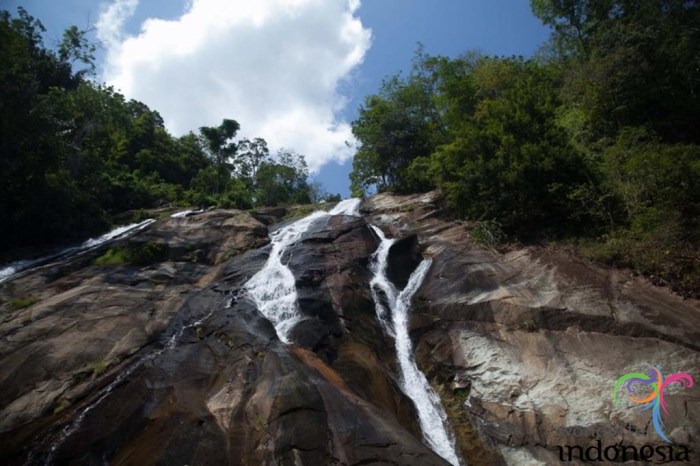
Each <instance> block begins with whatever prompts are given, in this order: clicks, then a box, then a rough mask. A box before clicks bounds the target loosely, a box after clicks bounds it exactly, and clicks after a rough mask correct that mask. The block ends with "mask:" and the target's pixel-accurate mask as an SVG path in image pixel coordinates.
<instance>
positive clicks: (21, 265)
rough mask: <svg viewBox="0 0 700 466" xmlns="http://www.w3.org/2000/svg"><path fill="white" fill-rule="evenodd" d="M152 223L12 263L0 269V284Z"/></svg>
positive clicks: (114, 231)
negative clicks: (46, 254)
mask: <svg viewBox="0 0 700 466" xmlns="http://www.w3.org/2000/svg"><path fill="white" fill-rule="evenodd" d="M153 222H155V220H154V219H152V218H150V219H148V220H144V221H143V222H140V223H132V224H131V225H124V226H121V227H118V228H115V229H114V230H112V231H110V232H108V233H105V234H104V235H102V236H99V237H97V238H90V239H89V240H87V241H85V242H84V243H82V244H80V245H78V246H71V247H69V248H65V249H62V250H60V251H58V252H56V253H54V254H50V255H48V256H44V257H40V258H39V259H27V260H20V261H17V262H12V263H10V264H7V265H6V266H4V267H3V268H1V269H0V283H2V282H4V281H7V280H10V279H13V278H17V277H18V276H19V275H20V274H21V273H25V272H29V271H30V270H32V269H34V268H37V267H40V266H42V265H46V264H49V263H51V262H54V261H57V260H59V259H65V258H66V257H70V256H77V255H80V254H83V253H85V252H87V251H91V250H93V249H95V248H96V247H97V246H100V245H102V244H105V243H107V242H109V241H113V240H116V239H121V238H126V237H127V236H131V235H133V234H134V233H136V232H138V231H141V230H143V229H144V228H146V227H148V226H149V225H150V224H151V223H153Z"/></svg>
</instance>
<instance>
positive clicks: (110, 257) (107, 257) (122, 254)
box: [93, 247, 129, 265]
mask: <svg viewBox="0 0 700 466" xmlns="http://www.w3.org/2000/svg"><path fill="white" fill-rule="evenodd" d="M128 262H129V260H128V259H127V254H126V249H124V248H121V247H111V248H109V249H108V250H107V252H105V253H104V254H102V255H101V256H100V257H98V258H97V259H95V261H94V262H93V263H94V264H95V265H122V264H126V263H128Z"/></svg>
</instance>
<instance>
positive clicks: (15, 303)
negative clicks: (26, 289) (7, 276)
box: [10, 295, 39, 311]
mask: <svg viewBox="0 0 700 466" xmlns="http://www.w3.org/2000/svg"><path fill="white" fill-rule="evenodd" d="M38 302H39V300H38V299H37V298H35V297H34V296H31V295H28V296H21V297H19V298H15V299H12V300H10V307H11V308H12V309H13V310H15V311H18V310H20V309H24V308H26V307H29V306H32V305H34V304H36V303H38Z"/></svg>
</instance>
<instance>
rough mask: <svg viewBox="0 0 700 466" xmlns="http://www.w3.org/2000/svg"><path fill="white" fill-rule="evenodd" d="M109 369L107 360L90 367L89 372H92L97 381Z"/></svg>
mask: <svg viewBox="0 0 700 466" xmlns="http://www.w3.org/2000/svg"><path fill="white" fill-rule="evenodd" d="M108 367H109V362H107V361H105V360H101V361H97V362H94V363H92V364H91V365H90V368H89V370H90V371H91V372H92V378H93V379H96V378H98V377H99V376H101V375H102V374H104V373H105V371H106V370H107V368H108Z"/></svg>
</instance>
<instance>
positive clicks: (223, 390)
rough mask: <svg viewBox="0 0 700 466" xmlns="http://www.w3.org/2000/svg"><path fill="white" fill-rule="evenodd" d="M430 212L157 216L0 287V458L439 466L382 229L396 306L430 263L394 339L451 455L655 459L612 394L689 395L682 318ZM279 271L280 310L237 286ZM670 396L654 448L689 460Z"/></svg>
mask: <svg viewBox="0 0 700 466" xmlns="http://www.w3.org/2000/svg"><path fill="white" fill-rule="evenodd" d="M439 204H440V202H439V199H437V197H436V196H435V195H434V194H426V195H420V196H404V197H401V196H392V195H387V194H382V195H378V196H375V197H373V198H370V199H368V200H366V201H365V202H363V203H362V205H361V208H360V212H361V215H359V213H358V212H356V211H353V212H351V211H338V212H337V213H338V215H330V214H319V215H317V216H316V217H314V218H313V221H311V220H309V221H308V222H307V223H305V224H304V226H303V228H301V227H300V226H299V225H301V224H299V223H296V224H295V223H294V220H291V219H285V218H284V217H285V215H286V214H287V212H286V211H285V210H284V209H267V210H257V211H235V210H228V211H224V210H215V211H209V212H202V213H196V214H193V215H189V216H182V217H177V218H165V219H161V220H158V221H156V222H155V223H153V224H152V225H150V226H149V227H148V228H146V229H144V230H141V231H137V232H135V233H134V234H133V235H132V236H129V237H128V238H120V239H117V240H115V241H112V242H109V243H106V244H104V245H102V246H100V247H97V248H95V249H92V250H89V251H85V252H84V253H81V254H80V255H77V256H76V255H72V256H68V257H63V258H60V259H59V260H57V261H54V262H51V263H48V264H45V265H42V266H40V267H37V268H34V269H31V270H28V271H26V272H25V273H23V274H20V275H18V276H16V277H13V278H12V279H10V280H7V281H6V282H4V283H2V284H0V300H1V302H2V304H1V305H0V316H2V320H1V322H0V413H1V416H0V458H3V461H2V462H3V463H5V464H25V463H30V464H45V463H47V462H48V463H51V464H103V463H104V462H108V463H110V464H139V465H144V464H250V465H258V464H307V465H319V464H345V465H359V464H372V463H379V464H381V463H385V464H402V465H404V464H406V465H411V464H416V465H430V464H448V462H447V461H446V460H445V459H444V457H445V455H444V454H443V455H442V456H441V455H439V454H437V453H435V451H434V450H435V448H434V445H433V444H431V443H430V442H429V441H426V437H425V428H424V425H423V424H422V423H421V422H419V421H420V420H419V417H420V416H419V412H418V411H420V409H419V408H417V406H418V405H417V404H416V400H415V399H412V398H411V396H410V395H408V394H407V392H408V391H407V390H406V387H405V382H406V378H405V373H404V368H403V366H402V365H401V364H400V363H399V362H398V361H397V350H396V348H397V345H396V343H397V341H398V338H399V337H398V336H396V337H395V335H394V334H392V327H391V326H387V325H385V324H384V323H383V322H381V321H380V319H379V314H378V312H380V311H378V309H386V310H388V313H389V314H390V313H391V312H396V311H395V307H394V304H395V303H393V304H392V302H391V301H392V299H391V296H388V295H387V294H386V293H379V292H377V290H376V289H374V290H375V291H374V292H373V291H372V290H373V288H372V286H373V285H372V283H373V279H375V278H376V277H377V273H378V272H377V271H376V264H374V263H375V262H376V260H377V258H376V257H375V256H373V254H374V253H375V251H376V250H377V248H378V247H379V246H380V245H381V244H386V245H387V246H389V243H382V242H383V238H382V236H384V235H386V236H387V237H389V238H396V239H397V240H396V241H395V242H393V243H391V246H390V248H389V249H388V253H387V259H386V260H387V263H386V264H385V265H386V267H385V275H386V278H387V279H388V280H389V281H390V282H391V284H392V286H393V287H394V288H395V289H396V291H397V292H398V291H400V290H404V289H405V288H407V285H408V284H409V282H410V280H411V279H412V278H415V277H414V272H415V270H416V268H417V267H418V264H419V263H421V260H422V259H424V258H426V259H430V263H429V268H428V269H427V273H426V275H425V277H424V280H423V282H422V285H421V284H420V283H418V284H419V285H421V286H420V288H417V291H416V293H415V295H413V296H412V299H410V304H411V305H410V311H409V312H408V317H409V318H408V322H407V325H408V328H409V330H410V334H409V335H410V344H412V350H413V353H414V354H415V359H416V362H417V366H418V368H419V369H420V370H421V371H422V373H423V374H425V376H426V378H427V380H428V381H429V382H430V385H431V389H432V390H434V392H435V393H437V394H438V395H439V396H440V400H439V401H440V404H441V405H442V407H441V409H443V410H444V413H446V415H447V423H446V424H445V428H446V432H447V433H448V436H450V437H452V442H453V446H454V448H455V450H456V454H457V456H459V457H460V458H461V460H460V461H462V462H463V463H465V464H469V465H477V464H484V465H486V464H508V465H521V464H553V463H556V462H558V461H559V456H558V455H559V451H558V448H557V447H558V446H562V445H581V446H582V447H588V446H590V445H594V444H595V441H596V439H602V440H603V441H604V443H605V444H624V445H631V446H636V447H639V448H641V447H642V446H643V445H647V444H652V445H665V444H666V442H665V441H663V440H662V439H660V438H659V436H658V434H657V433H656V432H655V430H654V428H653V427H652V425H651V416H650V414H649V412H648V411H647V412H640V411H639V410H637V409H634V408H631V407H630V406H629V404H624V403H623V404H617V405H616V404H614V403H613V399H612V389H613V385H614V383H615V381H616V380H617V379H618V378H619V377H620V376H622V375H624V374H626V373H630V372H646V371H647V370H648V369H649V368H651V367H657V366H658V367H661V368H662V369H663V373H664V374H669V375H670V374H671V373H674V372H688V373H689V374H690V375H692V376H693V377H694V378H695V380H698V377H700V373H698V369H697V368H698V367H700V364H699V363H700V343H699V342H700V303H699V302H698V301H694V300H689V299H688V300H682V299H681V298H679V297H677V296H675V295H673V294H671V293H669V292H668V291H666V290H665V289H662V288H657V287H654V286H653V285H651V284H650V283H648V282H647V281H645V280H644V279H641V278H639V277H632V276H631V275H629V274H628V273H626V272H624V271H619V270H612V269H607V268H601V267H598V266H595V265H593V264H591V263H588V262H585V261H583V260H581V259H578V258H576V257H573V256H571V255H568V254H567V253H565V252H562V251H556V250H551V249H547V248H535V247H530V248H522V249H518V250H513V251H510V252H508V253H506V254H499V253H497V252H494V251H490V250H486V249H483V248H481V247H479V246H477V245H476V244H475V243H474V242H472V241H471V239H470V228H469V225H468V224H461V223H456V222H453V221H450V220H445V219H444V218H442V216H441V211H440V207H439ZM295 225H297V226H296V227H295ZM371 225H375V226H376V227H378V228H379V229H380V231H379V232H377V231H375V230H374V229H373V228H372V227H371ZM281 227H284V228H287V229H286V230H283V231H284V232H286V233H288V234H287V236H284V235H280V234H279V233H278V234H276V235H270V233H272V232H274V231H278V232H279V231H282V230H279V229H280V228H281ZM109 257H112V258H114V257H119V258H120V259H119V260H112V261H110V260H107V259H105V258H109ZM100 258H102V259H101V260H100ZM274 258H277V259H278V261H279V264H278V265H277V268H276V269H275V270H271V271H269V274H266V275H261V271H262V270H266V269H265V267H267V266H268V265H269V264H270V261H271V260H273V259H274ZM109 264H111V265H109ZM373 264H374V266H373ZM426 265H428V264H427V263H426ZM284 270H288V271H289V272H291V279H292V282H291V283H292V290H291V291H292V292H293V293H294V295H293V297H294V300H293V301H292V302H284V300H285V299H287V297H288V296H290V295H288V294H280V295H279V296H277V295H275V293H279V290H280V289H281V288H279V287H275V286H271V287H270V289H269V290H268V291H267V292H265V293H267V294H268V295H269V296H268V295H265V293H262V292H259V291H254V290H258V289H260V288H259V287H258V288H255V287H253V285H251V282H252V281H254V280H253V279H254V278H255V277H258V282H262V285H265V282H266V281H268V282H269V284H270V285H274V284H275V283H276V282H275V280H281V281H284V279H285V277H284V276H276V275H275V274H277V275H280V274H282V275H284V273H286V272H284ZM266 273H267V272H266ZM261 277H262V278H264V280H259V279H260V278H261ZM287 278H290V277H287ZM263 288H264V287H263ZM256 293H258V294H256ZM259 293H262V294H259ZM273 295H275V296H273ZM409 298H410V297H409ZM265 300H267V301H265ZM263 302H265V303H273V305H270V306H268V305H267V304H261V303H263ZM284 306H290V307H289V309H292V311H290V312H291V313H292V314H293V315H290V314H285V313H282V314H281V315H276V316H274V317H272V316H271V314H269V312H276V311H277V310H279V309H286V307H284ZM382 306H383V307H382ZM392 322H393V321H392ZM392 325H398V324H396V323H392ZM285 341H287V343H285ZM666 395H667V398H666V407H667V410H668V413H664V414H663V419H664V422H665V430H664V432H665V433H666V434H667V435H668V437H669V440H670V441H671V442H672V444H673V445H676V446H678V447H679V448H680V447H681V446H685V447H688V448H690V449H693V450H695V451H697V450H698V447H700V441H699V440H698V439H699V436H698V434H699V433H698V431H697V426H699V425H700V421H699V420H700V403H699V402H698V400H700V396H699V395H698V392H697V387H689V389H685V390H682V389H681V388H680V387H679V386H678V384H676V386H669V389H668V390H667V393H666ZM572 464H575V461H574V462H573V463H572Z"/></svg>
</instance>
